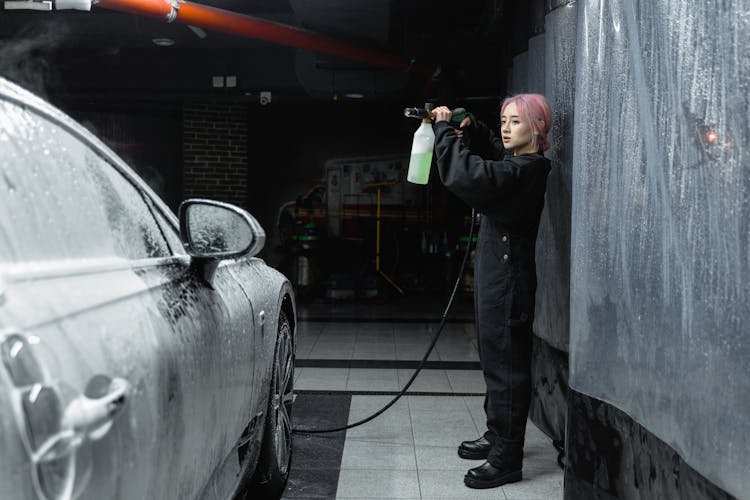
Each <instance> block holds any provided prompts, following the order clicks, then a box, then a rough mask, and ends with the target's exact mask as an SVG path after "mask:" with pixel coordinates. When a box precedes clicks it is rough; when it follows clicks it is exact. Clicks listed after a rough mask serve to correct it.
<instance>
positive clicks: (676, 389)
mask: <svg viewBox="0 0 750 500" xmlns="http://www.w3.org/2000/svg"><path fill="white" fill-rule="evenodd" d="M578 10H579V18H578V21H579V23H578V51H577V54H576V58H577V65H576V66H577V78H576V85H575V87H576V95H575V102H576V105H575V130H574V133H575V139H574V158H573V177H572V181H573V191H572V192H573V197H572V236H571V238H572V239H571V246H572V263H571V264H572V267H571V298H570V300H571V337H570V353H571V354H570V356H571V357H570V362H571V365H570V367H571V368H570V369H571V387H572V388H574V389H576V390H578V391H580V392H582V393H585V394H587V395H589V396H593V397H596V398H599V399H602V400H605V401H607V402H609V403H611V404H613V405H615V406H616V407H618V408H620V409H622V410H624V411H625V412H627V413H628V414H629V415H630V416H631V417H633V418H634V419H635V420H636V421H638V422H639V423H641V424H642V425H644V426H645V427H646V428H647V429H649V430H650V431H651V432H653V433H654V434H655V435H657V436H658V437H659V438H661V439H662V440H663V441H665V442H666V443H667V444H669V445H670V446H672V447H673V448H674V449H675V450H676V451H677V452H678V453H679V454H680V455H681V456H682V458H683V459H684V460H685V461H686V462H687V463H688V464H689V465H691V466H692V467H693V468H695V469H696V470H697V471H698V472H700V473H701V474H702V475H704V476H706V477H707V478H708V479H709V480H711V481H713V482H714V483H716V484H717V485H718V486H720V487H722V488H723V489H725V490H726V491H727V492H729V493H731V494H733V495H736V496H738V497H741V498H747V492H748V491H750V475H748V474H747V464H748V455H749V454H750V419H749V418H748V415H750V398H748V394H750V376H749V375H748V374H750V337H749V336H748V323H749V322H750V291H749V287H750V245H749V244H748V238H749V236H748V233H750V230H749V229H748V227H749V226H748V221H750V165H749V160H750V158H749V156H750V155H749V154H748V143H749V142H750V132H749V127H748V117H749V116H750V105H749V100H748V96H750V50H748V47H750V39H749V37H750V5H749V4H748V2H747V1H746V0H690V1H688V0H682V1H674V0H606V1H605V0H585V1H580V2H578ZM549 35H550V34H549V32H548V33H547V36H548V39H549ZM548 76H549V75H548Z"/></svg>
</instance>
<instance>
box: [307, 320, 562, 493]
mask: <svg viewBox="0 0 750 500" xmlns="http://www.w3.org/2000/svg"><path fill="white" fill-rule="evenodd" d="M298 326H299V329H298V346H297V359H299V360H313V359H314V360H387V361H393V360H410V361H413V360H419V359H421V358H422V356H423V355H424V352H425V350H426V348H427V346H428V344H429V342H430V340H431V338H432V334H433V333H434V330H435V328H436V327H437V324H435V323H372V322H369V323H356V322H351V323H322V322H304V321H303V322H300V323H299V325H298ZM429 359H430V360H432V361H454V362H464V363H465V362H476V361H478V355H477V350H476V341H475V338H474V331H473V324H471V323H450V324H448V325H446V328H445V331H444V332H443V334H442V336H441V338H440V340H439V341H438V343H437V346H436V349H435V351H434V352H433V353H432V355H431V357H430V358H429ZM411 374H412V370H410V369H404V368H312V367H302V368H297V369H296V370H295V389H296V390H298V391H305V390H310V391H351V392H354V393H355V394H354V395H353V396H352V400H351V408H350V413H349V422H350V423H351V422H354V421H357V420H359V419H361V418H363V417H365V416H368V415H370V414H371V413H373V412H374V411H376V410H378V409H380V408H381V407H382V406H384V405H385V404H386V403H387V402H388V401H390V400H391V399H392V396H387V395H376V396H374V395H357V394H356V392H358V391H373V392H374V391H378V392H386V391H388V392H396V391H398V390H399V389H400V388H401V387H403V385H404V384H405V383H406V381H407V380H408V378H409V377H410V376H411ZM410 392H417V393H420V395H410V396H406V397H404V398H402V399H400V400H399V401H398V402H397V403H396V404H395V405H394V406H393V407H392V408H390V409H389V410H388V411H386V412H385V413H384V414H383V415H381V416H379V417H378V418H376V419H375V420H373V421H371V422H369V423H367V424H364V425H362V426H360V427H356V428H353V429H350V430H348V431H347V434H346V441H345V444H344V451H343V456H342V462H341V470H340V473H339V481H338V489H337V497H336V498H339V499H360V500H362V499H376V498H377V499H429V500H437V499H453V500H459V499H477V500H478V499H500V500H551V499H562V497H563V493H562V491H563V490H562V481H563V473H562V471H561V470H560V468H559V467H558V466H557V462H556V457H557V453H556V451H555V449H554V448H553V446H552V443H551V441H550V439H549V438H547V437H546V436H545V435H544V434H542V433H541V432H540V431H539V430H538V429H537V428H536V427H535V426H534V425H533V424H531V423H529V425H528V427H527V435H526V446H525V449H524V453H525V456H526V458H525V460H524V481H522V482H520V483H515V484H509V485H505V486H503V487H501V488H494V489H490V490H473V489H470V488H467V487H466V486H464V484H463V477H464V474H465V472H466V470H467V469H468V468H470V467H474V466H476V465H479V464H480V463H481V461H470V460H463V459H461V458H459V457H458V455H457V453H456V447H457V445H458V444H459V443H460V442H461V441H463V440H465V439H473V438H475V437H476V436H479V435H480V433H481V432H483V431H484V410H483V408H482V402H483V396H482V394H483V392H484V381H483V378H482V374H481V371H479V370H467V369H450V368H448V369H443V368H442V367H441V368H440V369H434V368H430V369H425V370H423V372H422V373H420V375H419V377H418V378H417V379H416V381H415V382H414V384H413V385H412V387H411V389H410ZM427 393H439V394H440V395H428V394H427ZM467 394H469V395H467Z"/></svg>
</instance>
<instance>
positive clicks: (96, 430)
mask: <svg viewBox="0 0 750 500" xmlns="http://www.w3.org/2000/svg"><path fill="white" fill-rule="evenodd" d="M97 377H98V378H104V377H102V376H97ZM97 377H95V378H97ZM92 380H93V379H92ZM107 380H108V381H109V386H108V387H107V390H106V392H105V393H104V394H102V395H98V394H97V395H96V397H89V396H86V395H81V396H78V397H77V398H75V399H74V400H73V401H71V402H70V403H69V404H68V406H67V407H66V408H65V413H64V414H63V425H64V426H69V427H68V428H72V429H73V430H74V431H75V432H77V433H81V434H85V435H86V436H87V437H88V438H89V439H92V440H97V439H101V438H102V437H103V436H104V435H105V434H106V433H107V432H108V431H109V429H110V427H112V421H113V420H114V419H115V417H117V415H119V414H120V413H121V412H122V410H123V409H124V408H125V406H126V405H127V403H128V400H129V399H130V395H131V393H132V387H131V385H130V382H128V381H127V380H125V379H122V378H113V379H111V380H110V379H108V378H107Z"/></svg>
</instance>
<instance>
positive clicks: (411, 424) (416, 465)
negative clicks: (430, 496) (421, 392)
mask: <svg viewBox="0 0 750 500" xmlns="http://www.w3.org/2000/svg"><path fill="white" fill-rule="evenodd" d="M404 397H405V398H406V406H407V408H408V409H409V428H410V429H411V445H412V450H413V451H414V468H415V470H416V472H417V488H419V498H420V500H421V499H422V498H423V497H422V480H421V478H420V475H419V462H418V461H417V439H416V438H415V436H414V419H413V418H412V413H411V398H410V397H409V396H404Z"/></svg>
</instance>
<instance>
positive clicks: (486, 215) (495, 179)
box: [432, 94, 552, 488]
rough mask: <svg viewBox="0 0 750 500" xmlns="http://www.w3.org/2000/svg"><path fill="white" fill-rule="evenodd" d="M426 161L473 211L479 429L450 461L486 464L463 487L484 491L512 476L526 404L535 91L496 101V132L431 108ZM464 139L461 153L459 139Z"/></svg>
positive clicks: (537, 196)
mask: <svg viewBox="0 0 750 500" xmlns="http://www.w3.org/2000/svg"><path fill="white" fill-rule="evenodd" d="M432 116H433V118H434V122H435V123H434V130H435V158H436V162H437V167H438V172H439V174H440V179H441V180H442V182H443V184H445V186H446V187H447V188H448V189H449V190H450V191H452V192H453V193H455V194H456V195H457V196H458V197H459V198H461V199H462V200H464V201H465V202H466V203H467V204H469V205H470V206H471V207H472V208H474V209H476V210H477V211H478V212H480V213H481V214H482V216H481V222H480V226H479V236H478V240H477V249H476V257H475V263H474V310H475V321H476V330H477V337H478V341H479V359H480V363H481V366H482V372H483V373H484V379H485V382H486V384H487V393H486V396H485V401H484V410H485V413H486V415H487V431H486V432H485V433H484V435H483V436H481V437H479V438H478V439H475V440H473V441H464V442H463V443H461V445H460V446H459V448H458V454H459V456H461V457H463V458H470V459H486V461H485V462H484V463H483V464H482V465H480V466H479V467H475V468H473V469H469V471H468V472H467V474H466V476H465V477H464V483H466V485H467V486H469V487H471V488H494V487H497V486H500V485H502V484H506V483H511V482H516V481H520V480H521V467H522V461H523V443H524V435H525V431H526V418H527V415H528V410H529V401H530V398H531V336H532V330H531V327H532V324H533V320H534V293H535V291H536V265H535V261H534V247H535V244H536V237H537V230H538V228H539V218H540V216H541V213H542V208H543V207H544V190H545V187H546V184H547V174H548V173H549V171H550V162H549V160H547V159H546V158H545V157H544V156H543V155H542V151H544V150H546V149H547V148H548V147H549V144H548V142H547V138H546V137H547V133H548V132H549V128H550V124H551V119H552V117H551V111H550V108H549V105H548V104H547V101H546V99H545V98H544V97H543V96H541V95H539V94H519V95H516V96H513V97H509V98H507V99H505V101H504V102H503V105H502V108H501V117H500V124H501V125H500V133H501V137H498V136H497V135H495V134H494V133H493V132H492V131H491V130H489V129H488V128H487V127H486V126H485V125H483V124H482V123H480V122H477V121H476V120H475V119H473V117H471V116H468V117H467V118H465V119H464V120H463V121H462V123H461V127H462V128H461V132H458V133H457V132H456V130H455V129H454V128H453V127H452V126H451V125H450V119H451V112H450V110H449V109H448V108H447V107H445V106H441V107H438V108H436V109H435V110H433V115H432ZM462 135H464V136H465V137H464V140H466V139H468V141H467V142H468V144H469V145H470V147H467V145H466V144H465V141H462V137H461V136H462Z"/></svg>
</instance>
